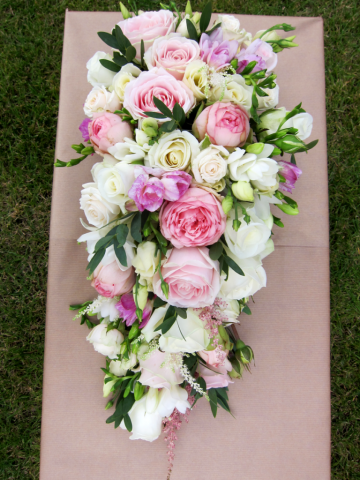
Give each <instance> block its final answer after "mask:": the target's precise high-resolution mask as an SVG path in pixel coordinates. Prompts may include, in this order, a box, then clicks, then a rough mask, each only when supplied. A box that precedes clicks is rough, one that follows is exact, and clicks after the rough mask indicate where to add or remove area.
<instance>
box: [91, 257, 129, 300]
mask: <svg viewBox="0 0 360 480" xmlns="http://www.w3.org/2000/svg"><path fill="white" fill-rule="evenodd" d="M134 285H135V270H134V268H133V267H131V268H128V269H127V270H125V271H123V270H120V268H119V266H118V264H117V263H116V260H114V261H113V262H112V263H109V264H108V265H102V263H100V264H99V265H98V267H97V268H96V269H95V271H94V275H93V279H92V282H91V286H92V287H94V288H95V290H96V291H97V292H98V293H99V294H100V295H102V296H103V297H110V298H113V297H116V296H117V295H122V294H123V293H128V292H130V290H131V289H132V288H133V286H134Z"/></svg>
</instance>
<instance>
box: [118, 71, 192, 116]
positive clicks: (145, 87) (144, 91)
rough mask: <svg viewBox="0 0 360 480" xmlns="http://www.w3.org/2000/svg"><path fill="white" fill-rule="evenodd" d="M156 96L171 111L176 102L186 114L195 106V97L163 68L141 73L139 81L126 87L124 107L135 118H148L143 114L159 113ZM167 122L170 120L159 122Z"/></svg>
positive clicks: (134, 81) (136, 80)
mask: <svg viewBox="0 0 360 480" xmlns="http://www.w3.org/2000/svg"><path fill="white" fill-rule="evenodd" d="M154 96H155V97H157V98H159V99H160V100H161V101H162V102H163V103H164V104H165V105H166V106H167V107H168V108H169V109H170V110H173V108H174V105H175V103H176V102H177V103H178V104H179V105H180V106H181V107H182V108H183V109H184V111H185V113H187V112H189V111H190V110H191V109H192V108H193V107H194V106H195V99H194V95H193V93H192V92H191V90H190V89H189V88H188V87H187V86H186V85H185V84H184V83H182V82H180V81H179V80H176V79H175V78H174V77H173V76H172V75H170V74H169V73H167V71H166V70H164V69H163V68H152V69H151V70H149V71H148V72H141V73H140V75H139V76H138V78H137V79H135V80H133V81H131V82H129V83H128V84H127V85H126V88H125V100H124V107H125V108H127V109H128V110H129V112H130V113H131V115H132V116H133V118H136V119H139V120H140V119H141V118H147V116H146V115H145V114H144V113H143V112H159V110H158V109H157V108H156V107H155V105H154V102H153V97H154ZM166 120H169V119H163V120H158V122H160V123H161V122H165V121H166Z"/></svg>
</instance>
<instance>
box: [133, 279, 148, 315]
mask: <svg viewBox="0 0 360 480" xmlns="http://www.w3.org/2000/svg"><path fill="white" fill-rule="evenodd" d="M133 297H134V301H135V303H136V300H137V305H138V308H140V310H144V308H145V305H146V302H147V298H148V291H147V287H146V286H145V285H138V289H137V295H136V289H135V291H134V292H133Z"/></svg>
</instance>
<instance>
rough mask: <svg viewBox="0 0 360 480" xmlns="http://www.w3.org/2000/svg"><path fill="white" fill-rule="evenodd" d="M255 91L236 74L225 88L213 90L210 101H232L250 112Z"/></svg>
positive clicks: (227, 82)
mask: <svg viewBox="0 0 360 480" xmlns="http://www.w3.org/2000/svg"><path fill="white" fill-rule="evenodd" d="M253 89H254V87H253V86H251V85H246V83H245V79H244V77H242V76H241V75H236V74H235V75H231V77H230V78H229V79H226V85H225V88H224V87H223V86H222V85H217V86H216V87H213V88H211V90H210V92H209V97H208V99H209V101H210V102H217V101H219V100H220V101H230V102H231V103H235V104H236V105H241V106H242V107H243V108H244V109H245V110H246V111H249V110H250V108H251V105H252V100H251V96H252V92H253Z"/></svg>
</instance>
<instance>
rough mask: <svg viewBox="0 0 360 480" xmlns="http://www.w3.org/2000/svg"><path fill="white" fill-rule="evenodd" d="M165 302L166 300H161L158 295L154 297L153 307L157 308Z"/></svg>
mask: <svg viewBox="0 0 360 480" xmlns="http://www.w3.org/2000/svg"><path fill="white" fill-rule="evenodd" d="M166 304H167V302H164V300H162V299H161V298H160V297H156V298H155V300H154V308H159V307H162V306H163V305H166Z"/></svg>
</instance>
